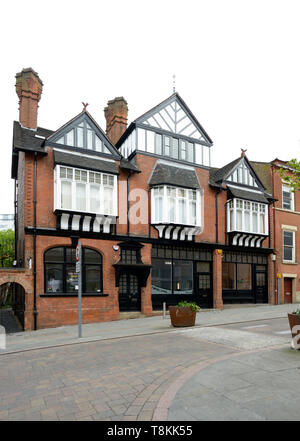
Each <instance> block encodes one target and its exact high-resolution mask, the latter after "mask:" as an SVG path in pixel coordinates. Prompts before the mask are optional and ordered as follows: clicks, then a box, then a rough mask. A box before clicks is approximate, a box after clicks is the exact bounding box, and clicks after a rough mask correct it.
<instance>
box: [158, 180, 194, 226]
mask: <svg viewBox="0 0 300 441" xmlns="http://www.w3.org/2000/svg"><path fill="white" fill-rule="evenodd" d="M151 201H152V203H151V206H152V223H168V224H169V223H170V224H180V225H193V226H201V208H200V206H201V205H200V204H201V201H200V191H199V190H192V189H185V188H178V187H171V186H167V185H164V186H159V187H154V188H153V189H152V190H151Z"/></svg>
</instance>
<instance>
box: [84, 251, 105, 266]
mask: <svg viewBox="0 0 300 441" xmlns="http://www.w3.org/2000/svg"><path fill="white" fill-rule="evenodd" d="M84 263H98V264H100V263H101V254H99V253H97V251H94V250H90V249H89V248H84Z"/></svg>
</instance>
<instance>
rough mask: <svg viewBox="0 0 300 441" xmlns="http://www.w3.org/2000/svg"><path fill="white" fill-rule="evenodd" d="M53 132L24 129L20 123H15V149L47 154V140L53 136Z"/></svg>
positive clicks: (40, 129)
mask: <svg viewBox="0 0 300 441" xmlns="http://www.w3.org/2000/svg"><path fill="white" fill-rule="evenodd" d="M52 133H53V131H52V130H47V129H43V128H42V127H37V129H36V130H32V129H27V128H26V127H22V126H21V124H20V123H19V122H18V121H14V127H13V149H14V150H21V151H29V152H37V153H45V149H44V143H45V139H47V138H48V137H49V136H51V135H52Z"/></svg>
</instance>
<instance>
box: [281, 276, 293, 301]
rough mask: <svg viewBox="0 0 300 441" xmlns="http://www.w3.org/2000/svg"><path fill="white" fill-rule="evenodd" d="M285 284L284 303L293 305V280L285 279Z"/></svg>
mask: <svg viewBox="0 0 300 441" xmlns="http://www.w3.org/2000/svg"><path fill="white" fill-rule="evenodd" d="M283 283H284V303H293V279H292V278H291V277H285V278H284V279H283Z"/></svg>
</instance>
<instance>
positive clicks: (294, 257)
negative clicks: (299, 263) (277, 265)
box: [282, 230, 296, 263]
mask: <svg viewBox="0 0 300 441" xmlns="http://www.w3.org/2000/svg"><path fill="white" fill-rule="evenodd" d="M284 233H291V234H292V237H293V245H292V247H291V246H290V245H285V244H284ZM285 246H287V247H289V248H292V259H291V260H287V259H285V258H284V247H285ZM295 261H296V233H295V231H291V230H282V262H283V263H295Z"/></svg>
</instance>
